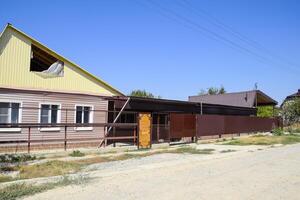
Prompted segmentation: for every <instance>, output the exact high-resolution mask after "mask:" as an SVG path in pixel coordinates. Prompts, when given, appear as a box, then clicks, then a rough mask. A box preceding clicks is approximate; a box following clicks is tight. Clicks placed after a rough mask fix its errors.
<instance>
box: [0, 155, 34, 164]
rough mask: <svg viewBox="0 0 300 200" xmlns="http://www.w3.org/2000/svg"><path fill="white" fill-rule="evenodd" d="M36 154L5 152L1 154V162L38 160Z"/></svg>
mask: <svg viewBox="0 0 300 200" xmlns="http://www.w3.org/2000/svg"><path fill="white" fill-rule="evenodd" d="M36 159H37V158H36V156H32V155H30V154H3V155H0V163H19V162H26V161H30V160H36Z"/></svg>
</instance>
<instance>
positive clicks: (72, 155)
mask: <svg viewBox="0 0 300 200" xmlns="http://www.w3.org/2000/svg"><path fill="white" fill-rule="evenodd" d="M69 156H71V157H83V156H85V154H84V153H82V152H81V151H79V150H75V151H73V152H72V153H70V154H69Z"/></svg>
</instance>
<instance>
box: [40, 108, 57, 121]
mask: <svg viewBox="0 0 300 200" xmlns="http://www.w3.org/2000/svg"><path fill="white" fill-rule="evenodd" d="M58 112H59V106H58V105H47V104H43V105H42V106H41V119H40V120H41V123H43V124H45V123H58Z"/></svg>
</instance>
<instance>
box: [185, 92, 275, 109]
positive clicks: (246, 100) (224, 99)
mask: <svg viewBox="0 0 300 200" xmlns="http://www.w3.org/2000/svg"><path fill="white" fill-rule="evenodd" d="M189 101H190V102H198V103H211V104H219V105H227V106H238V107H246V108H254V107H258V106H275V105H277V101H275V100H274V99H272V98H271V97H269V96H268V95H266V94H265V93H264V92H262V91H260V90H251V91H244V92H232V93H225V94H216V95H209V94H205V95H197V96H189Z"/></svg>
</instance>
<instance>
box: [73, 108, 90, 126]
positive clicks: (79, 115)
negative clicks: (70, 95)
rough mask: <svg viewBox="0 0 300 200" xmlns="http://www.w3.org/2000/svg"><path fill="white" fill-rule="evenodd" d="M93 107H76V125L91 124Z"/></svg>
mask: <svg viewBox="0 0 300 200" xmlns="http://www.w3.org/2000/svg"><path fill="white" fill-rule="evenodd" d="M90 112H91V107H88V106H76V123H90V122H91V119H90Z"/></svg>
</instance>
